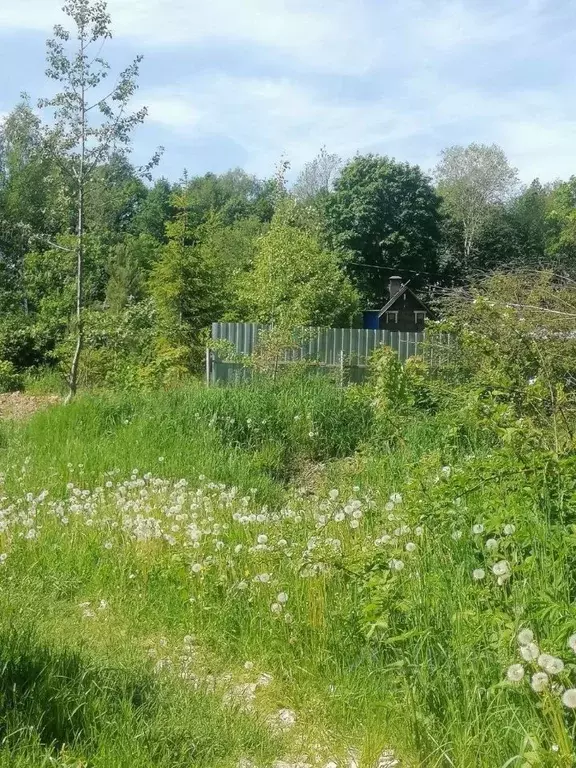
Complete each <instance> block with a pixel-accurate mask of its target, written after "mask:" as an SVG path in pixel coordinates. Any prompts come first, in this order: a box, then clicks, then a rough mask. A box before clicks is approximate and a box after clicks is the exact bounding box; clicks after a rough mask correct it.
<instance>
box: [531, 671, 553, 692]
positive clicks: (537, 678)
mask: <svg viewBox="0 0 576 768" xmlns="http://www.w3.org/2000/svg"><path fill="white" fill-rule="evenodd" d="M548 683H549V678H548V675H547V674H546V672H536V673H535V674H533V675H532V680H531V682H530V685H531V686H532V690H533V691H535V692H536V693H542V691H545V690H546V688H547V687H548Z"/></svg>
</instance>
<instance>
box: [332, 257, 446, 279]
mask: <svg viewBox="0 0 576 768" xmlns="http://www.w3.org/2000/svg"><path fill="white" fill-rule="evenodd" d="M349 264H353V265H354V266H356V267H367V268H369V269H382V270H384V271H386V272H398V271H400V272H409V273H410V274H412V275H430V276H431V277H442V276H443V275H441V274H440V273H439V272H427V271H426V270H425V269H418V270H416V269H404V268H402V267H383V266H381V265H380V264H366V263H365V262H363V261H346V262H345V263H344V266H348V265H349Z"/></svg>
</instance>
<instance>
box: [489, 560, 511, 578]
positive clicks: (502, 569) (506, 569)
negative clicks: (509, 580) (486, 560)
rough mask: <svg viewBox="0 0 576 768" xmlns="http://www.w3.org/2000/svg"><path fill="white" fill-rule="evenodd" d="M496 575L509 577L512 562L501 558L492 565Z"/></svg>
mask: <svg viewBox="0 0 576 768" xmlns="http://www.w3.org/2000/svg"><path fill="white" fill-rule="evenodd" d="M492 573H493V574H494V576H499V577H500V578H502V577H505V578H506V577H508V576H509V575H510V563H509V562H508V560H500V561H499V562H497V563H495V564H494V565H493V566H492Z"/></svg>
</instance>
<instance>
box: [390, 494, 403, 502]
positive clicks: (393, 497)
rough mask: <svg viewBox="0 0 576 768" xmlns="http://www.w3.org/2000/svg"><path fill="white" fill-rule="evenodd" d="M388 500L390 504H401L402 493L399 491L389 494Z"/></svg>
mask: <svg viewBox="0 0 576 768" xmlns="http://www.w3.org/2000/svg"><path fill="white" fill-rule="evenodd" d="M390 501H391V502H392V504H402V494H401V493H393V494H392V495H391V496H390Z"/></svg>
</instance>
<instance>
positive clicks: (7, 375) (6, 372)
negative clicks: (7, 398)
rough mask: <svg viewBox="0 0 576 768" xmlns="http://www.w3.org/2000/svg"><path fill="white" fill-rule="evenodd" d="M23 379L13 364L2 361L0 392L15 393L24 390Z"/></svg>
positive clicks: (0, 363) (0, 362)
mask: <svg viewBox="0 0 576 768" xmlns="http://www.w3.org/2000/svg"><path fill="white" fill-rule="evenodd" d="M22 384H23V378H22V376H21V375H20V374H19V373H17V371H16V368H15V367H14V365H13V363H10V362H8V360H0V392H15V391H16V390H18V389H21V388H22Z"/></svg>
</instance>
